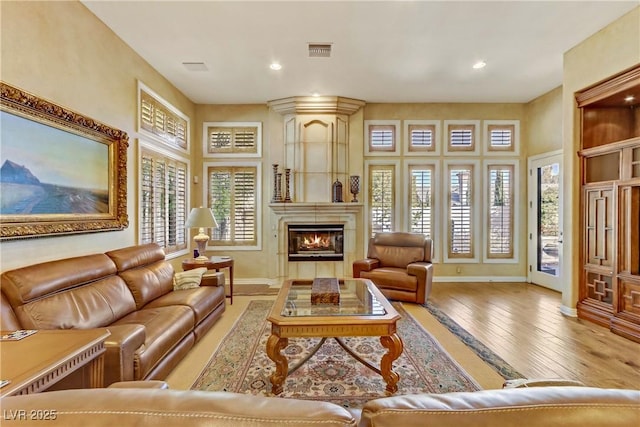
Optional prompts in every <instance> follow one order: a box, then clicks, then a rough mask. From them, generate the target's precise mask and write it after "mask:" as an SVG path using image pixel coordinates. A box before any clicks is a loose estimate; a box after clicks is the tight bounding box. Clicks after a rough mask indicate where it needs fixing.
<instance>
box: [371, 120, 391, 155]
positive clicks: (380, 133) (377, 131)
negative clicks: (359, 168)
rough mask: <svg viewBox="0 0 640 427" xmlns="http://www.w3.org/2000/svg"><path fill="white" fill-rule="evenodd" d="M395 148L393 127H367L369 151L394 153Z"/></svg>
mask: <svg viewBox="0 0 640 427" xmlns="http://www.w3.org/2000/svg"><path fill="white" fill-rule="evenodd" d="M395 147H396V127H395V126H393V125H369V151H394V150H395Z"/></svg>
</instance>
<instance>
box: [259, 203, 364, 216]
mask: <svg viewBox="0 0 640 427" xmlns="http://www.w3.org/2000/svg"><path fill="white" fill-rule="evenodd" d="M362 206H363V204H362V203H350V202H345V203H331V202H326V203H270V204H269V207H270V208H271V209H272V210H273V212H275V213H276V214H278V215H290V214H310V213H311V214H322V213H326V214H340V213H352V214H357V213H360V212H362Z"/></svg>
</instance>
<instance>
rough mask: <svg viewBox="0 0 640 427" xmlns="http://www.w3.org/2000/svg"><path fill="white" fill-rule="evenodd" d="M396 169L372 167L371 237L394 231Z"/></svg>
mask: <svg viewBox="0 0 640 427" xmlns="http://www.w3.org/2000/svg"><path fill="white" fill-rule="evenodd" d="M394 176H395V167H394V166H393V165H384V166H383V165H372V166H371V167H370V168H369V182H370V188H369V209H370V211H369V213H370V218H371V220H370V227H371V235H373V234H375V233H378V232H383V231H393V224H394V217H395V208H394V200H395V179H394Z"/></svg>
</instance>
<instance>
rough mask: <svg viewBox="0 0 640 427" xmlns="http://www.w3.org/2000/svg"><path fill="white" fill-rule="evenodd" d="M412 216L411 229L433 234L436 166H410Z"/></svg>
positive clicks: (429, 235)
mask: <svg viewBox="0 0 640 427" xmlns="http://www.w3.org/2000/svg"><path fill="white" fill-rule="evenodd" d="M410 179H411V182H410V189H409V194H410V195H411V214H410V215H411V218H410V227H411V229H410V231H412V232H414V233H422V234H424V235H425V236H427V237H430V238H431V237H432V236H433V193H434V191H433V189H434V183H433V179H434V167H433V166H411V167H410Z"/></svg>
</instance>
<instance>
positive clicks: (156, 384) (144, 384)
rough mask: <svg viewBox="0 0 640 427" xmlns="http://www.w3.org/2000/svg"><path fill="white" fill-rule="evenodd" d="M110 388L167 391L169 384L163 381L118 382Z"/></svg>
mask: <svg viewBox="0 0 640 427" xmlns="http://www.w3.org/2000/svg"><path fill="white" fill-rule="evenodd" d="M108 388H159V389H162V390H166V389H168V388H169V384H167V382H166V381H161V380H148V381H118V382H117V383H113V384H111V385H109V387H108Z"/></svg>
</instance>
